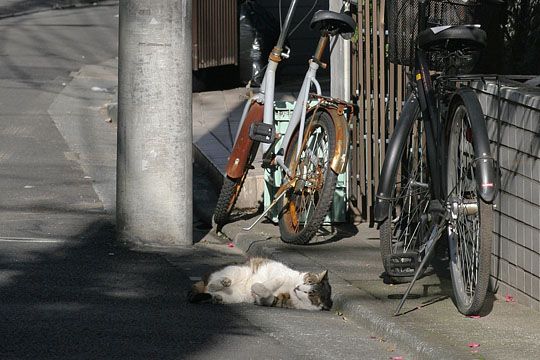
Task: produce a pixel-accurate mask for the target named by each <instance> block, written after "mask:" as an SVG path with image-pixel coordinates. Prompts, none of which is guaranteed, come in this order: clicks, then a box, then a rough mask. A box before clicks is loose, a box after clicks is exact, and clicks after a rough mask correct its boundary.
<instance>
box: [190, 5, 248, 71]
mask: <svg viewBox="0 0 540 360" xmlns="http://www.w3.org/2000/svg"><path fill="white" fill-rule="evenodd" d="M192 6H193V8H192V17H193V25H192V39H193V40H192V59H193V70H199V69H205V68H210V67H216V66H222V65H238V0H193V3H192Z"/></svg>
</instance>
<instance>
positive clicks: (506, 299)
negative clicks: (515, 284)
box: [504, 294, 515, 302]
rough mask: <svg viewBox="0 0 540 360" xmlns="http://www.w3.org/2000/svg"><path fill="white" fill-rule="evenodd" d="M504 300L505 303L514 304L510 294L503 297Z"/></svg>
mask: <svg viewBox="0 0 540 360" xmlns="http://www.w3.org/2000/svg"><path fill="white" fill-rule="evenodd" d="M504 300H505V301H506V302H514V301H515V300H514V297H513V296H512V295H510V294H506V296H505V297H504Z"/></svg>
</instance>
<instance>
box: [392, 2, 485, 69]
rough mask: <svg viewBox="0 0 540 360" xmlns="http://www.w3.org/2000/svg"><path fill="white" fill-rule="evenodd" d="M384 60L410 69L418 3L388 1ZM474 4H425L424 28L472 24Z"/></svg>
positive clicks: (412, 59)
mask: <svg viewBox="0 0 540 360" xmlns="http://www.w3.org/2000/svg"><path fill="white" fill-rule="evenodd" d="M386 4H387V10H386V11H387V19H388V21H387V24H388V58H389V60H390V61H391V62H393V63H397V64H401V65H406V66H413V65H414V47H415V43H416V36H417V35H418V12H419V5H418V0H388V1H387V3H386ZM477 4H478V0H430V1H428V4H427V7H428V10H427V11H428V26H430V27H432V26H438V25H466V24H474V23H475V22H474V21H475V18H474V12H475V11H474V10H475V6H476V5H477Z"/></svg>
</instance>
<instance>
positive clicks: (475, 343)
mask: <svg viewBox="0 0 540 360" xmlns="http://www.w3.org/2000/svg"><path fill="white" fill-rule="evenodd" d="M467 346H468V347H470V348H473V349H474V348H477V347H480V344H479V343H477V342H470V343H468V344H467Z"/></svg>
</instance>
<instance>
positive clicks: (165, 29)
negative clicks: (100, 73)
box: [117, 0, 193, 246]
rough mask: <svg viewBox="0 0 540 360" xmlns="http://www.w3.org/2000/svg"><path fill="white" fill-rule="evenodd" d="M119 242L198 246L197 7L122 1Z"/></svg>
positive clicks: (176, 1)
mask: <svg viewBox="0 0 540 360" xmlns="http://www.w3.org/2000/svg"><path fill="white" fill-rule="evenodd" d="M118 71H119V84H118V164H117V228H118V236H119V239H120V240H122V241H125V242H128V243H131V244H138V245H139V244H144V245H150V246H182V245H191V244H192V241H193V236H192V232H193V229H192V217H193V215H192V199H193V198H192V156H193V155H192V110H191V0H120V30H119V70H118Z"/></svg>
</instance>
